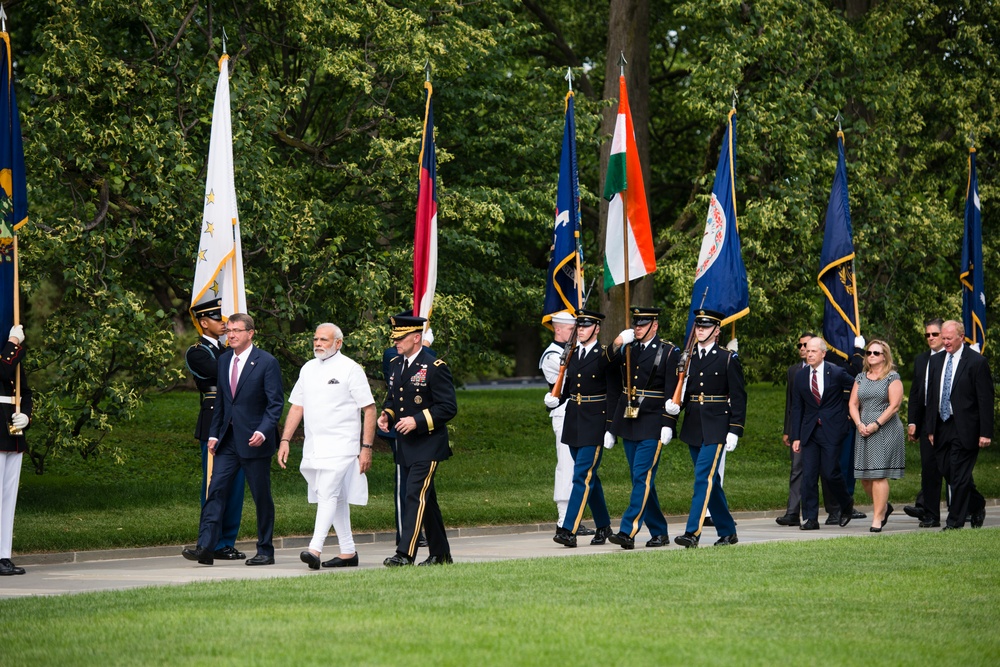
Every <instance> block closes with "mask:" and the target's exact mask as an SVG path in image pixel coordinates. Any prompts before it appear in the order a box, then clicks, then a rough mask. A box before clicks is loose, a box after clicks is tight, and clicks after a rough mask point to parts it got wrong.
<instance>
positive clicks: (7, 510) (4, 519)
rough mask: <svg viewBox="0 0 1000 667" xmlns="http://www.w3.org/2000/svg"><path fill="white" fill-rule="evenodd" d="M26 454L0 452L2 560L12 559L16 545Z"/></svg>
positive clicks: (0, 552) (0, 542)
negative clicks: (19, 492) (19, 489)
mask: <svg viewBox="0 0 1000 667" xmlns="http://www.w3.org/2000/svg"><path fill="white" fill-rule="evenodd" d="M23 456H24V454H16V453H14V452H0V558H10V554H11V549H12V548H13V545H14V507H15V506H16V505H17V485H18V484H20V482H21V458H22V457H23Z"/></svg>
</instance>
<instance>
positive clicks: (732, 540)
mask: <svg viewBox="0 0 1000 667" xmlns="http://www.w3.org/2000/svg"><path fill="white" fill-rule="evenodd" d="M739 541H740V540H739V538H738V537H736V533H733V534H732V535H723V536H722V537H720V538H719V539H717V540H716V541H715V546H717V547H723V546H726V545H727V544H736V543H737V542H739Z"/></svg>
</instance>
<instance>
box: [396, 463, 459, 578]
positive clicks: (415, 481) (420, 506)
mask: <svg viewBox="0 0 1000 667" xmlns="http://www.w3.org/2000/svg"><path fill="white" fill-rule="evenodd" d="M437 466H438V462H437V461H418V462H416V463H414V464H413V465H410V466H401V467H402V468H403V475H404V476H405V478H406V501H405V502H404V503H403V527H402V532H401V533H400V536H399V544H397V545H396V553H398V554H400V555H402V556H406V557H407V558H409V559H410V560H413V559H415V558H416V557H417V539H418V536H419V535H420V527H421V526H423V529H424V533H425V534H426V535H427V550H428V551H429V552H430V555H431V556H450V555H451V546H449V544H448V535H447V533H446V532H445V527H444V519H443V518H442V517H441V508H440V507H439V506H438V502H437V492H436V491H435V490H434V473H435V472H437Z"/></svg>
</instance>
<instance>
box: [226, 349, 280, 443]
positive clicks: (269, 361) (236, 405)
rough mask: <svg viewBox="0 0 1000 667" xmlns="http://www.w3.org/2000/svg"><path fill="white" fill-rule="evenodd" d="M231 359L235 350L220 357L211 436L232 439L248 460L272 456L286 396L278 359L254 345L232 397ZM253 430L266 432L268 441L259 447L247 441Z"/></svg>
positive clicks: (265, 436) (230, 350)
mask: <svg viewBox="0 0 1000 667" xmlns="http://www.w3.org/2000/svg"><path fill="white" fill-rule="evenodd" d="M232 358H233V350H232V349H229V350H226V351H225V352H223V353H222V356H220V357H219V367H218V374H219V391H218V392H216V395H215V409H214V412H215V414H214V416H213V417H212V428H211V429H210V430H209V437H210V438H217V439H218V440H219V444H222V443H223V442H225V441H226V438H231V439H232V443H233V445H235V447H236V453H237V454H239V455H240V456H241V457H242V458H245V459H254V458H266V457H270V456H272V455H273V454H274V452H275V450H276V449H277V446H278V422H279V421H280V420H281V411H282V408H283V407H284V399H285V395H284V391H283V390H282V387H281V368H280V367H279V366H278V360H277V359H275V358H274V357H272V356H271V355H270V354H268V353H267V352H264V351H263V350H261V349H260V348H258V347H254V348H253V349H252V350H251V351H250V356H249V357H248V358H247V361H246V364H245V367H244V368H243V369H241V371H240V381H239V384H238V385H237V386H236V396H233V394H232V392H231V391H230V387H229V363H230V361H231V360H232ZM254 431H260V432H261V433H263V434H264V438H265V440H264V443H263V444H262V445H261V446H260V447H251V446H250V445H249V444H247V443H248V441H249V440H250V437H251V436H252V435H253V433H254Z"/></svg>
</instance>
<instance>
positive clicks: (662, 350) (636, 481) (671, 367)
mask: <svg viewBox="0 0 1000 667" xmlns="http://www.w3.org/2000/svg"><path fill="white" fill-rule="evenodd" d="M659 316H660V311H659V309H658V308H640V307H638V306H636V307H633V308H632V326H633V328H632V329H626V330H625V331H623V332H622V333H621V334H620V335H619V336H618V338H616V339H615V341H614V343H613V344H612V345H611V346H610V347H608V348H607V355H608V359H609V361H610V363H611V365H612V368H615V367H617V368H618V369H619V370H620V372H621V375H622V386H621V387H619V391H618V397H617V400H616V403H617V407H616V408H615V410H614V412H613V413H612V414H613V415H614V416H613V418H612V422H611V430H610V431H609V432H608V433H606V434H605V435H604V446H605V447H606V448H607V449H610V448H611V447H613V446H614V444H615V438H616V437H620V438H621V439H622V443H623V446H624V449H625V458H626V459H627V460H628V467H629V471H630V472H631V474H632V494H631V495H630V497H629V505H628V509H626V510H625V514H623V515H622V523H621V528H620V529H619V531H618V533H616V534H614V535H611V536H610V537H609V538H608V539H609V540H610V541H611V542H612V543H614V544H617V545H619V546H620V547H622V548H623V549H632V548H634V547H635V536H636V534H637V533H638V532H639V529H640V528H642V525H643V523H645V524H646V528H647V529H648V530H649V534H650V540H649V541H648V542H646V546H647V547H663V546H666V545H667V544H669V537H668V535H667V520H666V518H664V516H663V512H662V511H661V510H660V500H659V497H658V496H657V493H656V470H657V468H658V467H659V464H660V455H661V453H662V450H663V444H662V440H663V436H664V435H666V434H665V431H666V430H667V429H668V428H669V427H670V426H671V425H672V423H673V422H672V420H671V419H670V418H669V415H667V413H666V412H664V411H663V408H664V402H665V401H666V399H667V398H669V397H671V396H673V394H674V387H675V386H676V385H677V362H678V360H679V359H680V356H681V351H680V350H679V349H678V348H677V347H675V346H674V345H673V344H672V343H669V342H668V343H665V342H663V341H662V340H660V338H659V337H658V336H657V331H658V329H659V321H658V320H659ZM626 346H631V353H630V354H626ZM629 357H631V359H630V361H631V363H627V362H628V358H629ZM626 365H628V368H626ZM626 374H627V375H628V378H626ZM626 379H627V380H629V381H626ZM629 387H631V389H628V388H629Z"/></svg>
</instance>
